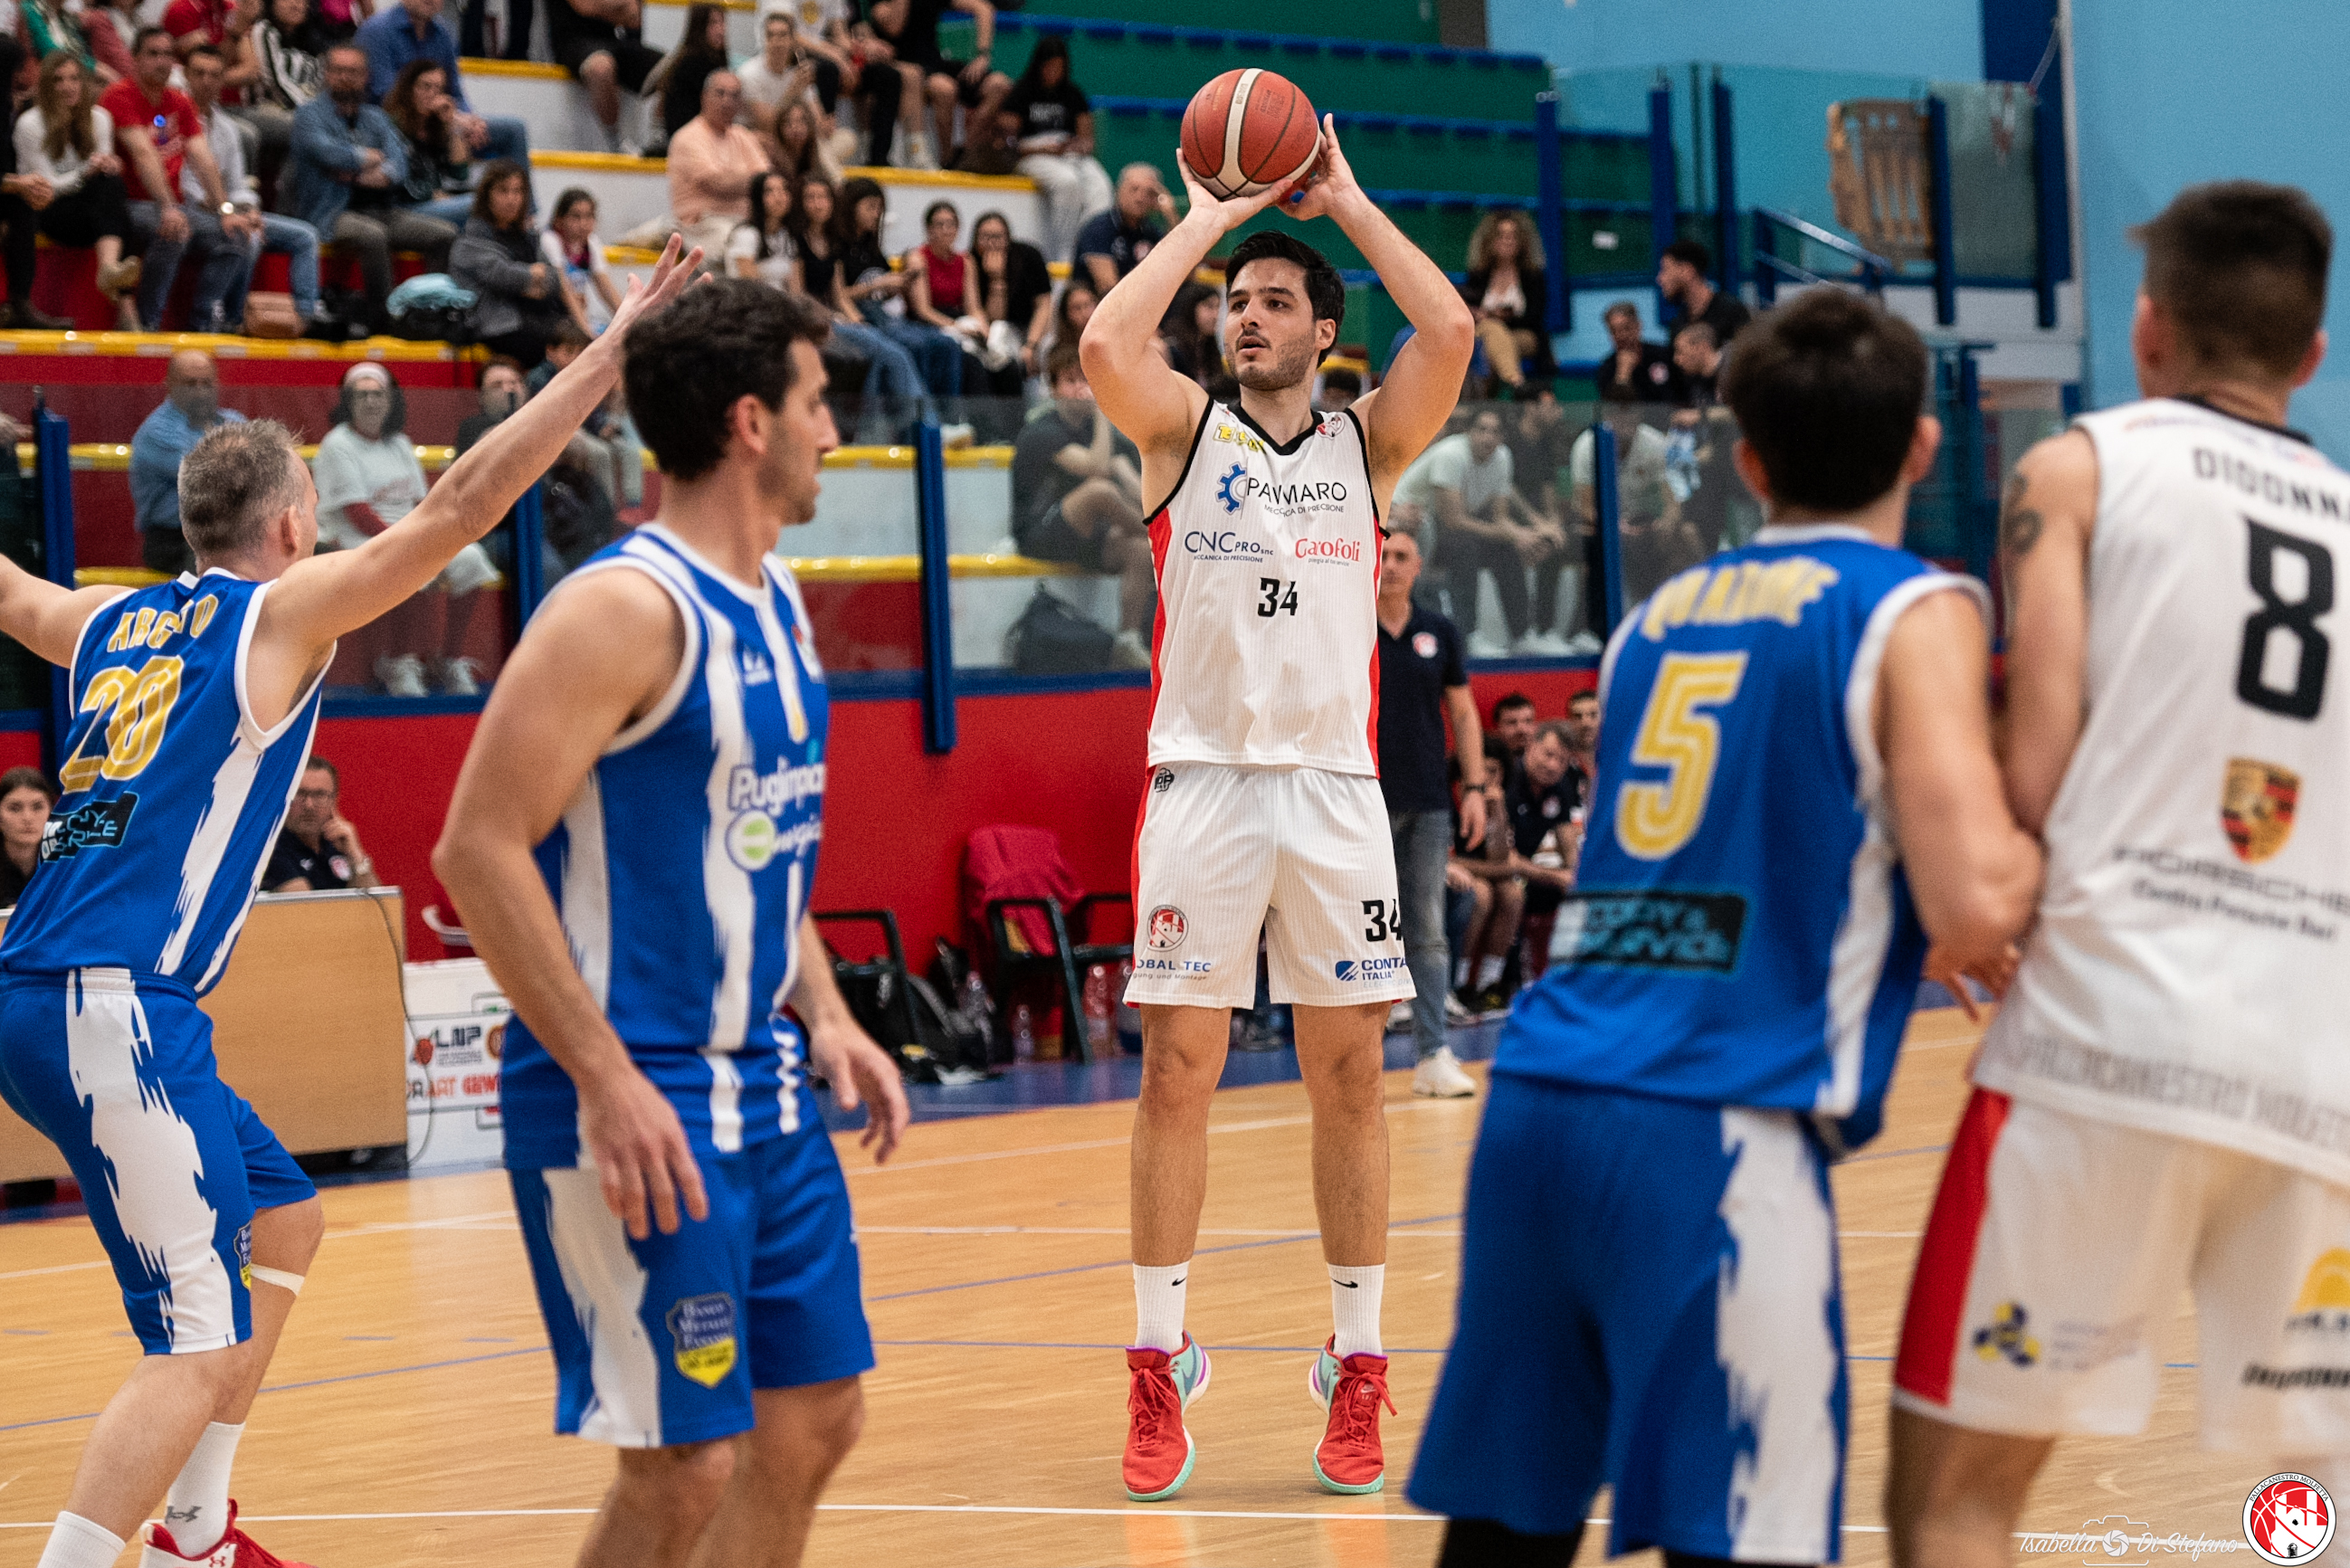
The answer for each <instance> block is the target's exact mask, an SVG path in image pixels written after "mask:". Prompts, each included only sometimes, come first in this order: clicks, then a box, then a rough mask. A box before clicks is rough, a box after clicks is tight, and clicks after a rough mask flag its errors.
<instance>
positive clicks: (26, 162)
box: [8, 49, 140, 332]
mask: <svg viewBox="0 0 2350 1568" xmlns="http://www.w3.org/2000/svg"><path fill="white" fill-rule="evenodd" d="M97 98H98V95H97V94H96V93H94V92H92V91H91V90H90V86H89V76H88V72H87V71H85V70H84V69H83V68H82V64H81V62H80V61H79V60H78V59H76V58H75V57H74V56H73V54H72V52H71V51H70V50H67V49H59V50H57V52H56V53H54V54H52V55H50V56H49V57H48V58H47V59H45V60H43V61H42V62H41V77H40V85H39V87H38V88H36V89H35V91H34V99H33V107H32V108H30V109H26V111H25V112H24V113H23V114H22V115H20V116H18V117H17V119H16V126H15V128H14V130H13V132H12V134H11V136H10V138H9V142H10V148H11V151H14V152H15V154H16V169H17V176H16V177H17V179H18V181H19V182H26V181H36V182H39V183H38V184H36V185H33V186H32V187H30V189H31V190H32V191H33V192H36V193H37V192H40V191H41V190H42V188H43V187H46V188H47V195H48V200H47V202H46V203H45V204H44V205H42V206H41V208H40V209H39V212H38V214H37V217H36V223H37V225H38V227H39V230H40V232H41V234H43V235H44V236H46V237H47V239H48V241H49V243H50V244H58V245H74V246H88V247H90V248H91V249H93V250H95V251H96V252H97V253H98V288H99V293H101V294H103V295H106V296H108V297H109V298H110V299H112V300H113V301H114V313H115V324H116V326H117V327H120V329H121V330H123V331H125V332H136V331H138V330H139V311H138V307H137V306H136V305H135V304H134V303H133V302H132V296H131V291H132V290H133V289H134V288H136V287H137V286H138V283H139V274H140V261H139V257H138V256H137V254H131V255H130V256H127V257H126V256H125V255H124V254H122V253H123V251H124V250H125V249H126V248H130V246H131V245H132V244H133V243H134V240H135V235H134V233H133V231H132V229H131V226H130V203H129V202H128V200H127V198H126V195H125V190H124V185H123V181H122V160H121V158H120V156H119V155H118V154H117V153H116V152H115V151H114V117H113V116H112V115H110V114H109V113H108V112H107V111H106V110H105V109H103V108H101V107H100V106H99V103H98V101H97ZM26 204H27V205H28V206H29V205H30V202H27V203H26ZM9 232H10V233H11V234H12V235H13V234H14V233H15V232H16V225H15V223H13V222H12V223H11V224H10V225H9ZM30 287H31V285H30V283H29V282H27V283H26V288H27V289H29V288H30ZM8 297H9V298H10V300H11V301H13V302H16V304H12V306H11V312H12V314H14V313H15V312H16V308H17V306H18V305H21V304H23V302H24V301H25V300H26V296H25V295H23V294H19V293H18V292H17V290H16V282H15V278H14V276H13V275H12V276H11V279H10V283H9V289H8Z"/></svg>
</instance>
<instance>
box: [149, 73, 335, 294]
mask: <svg viewBox="0 0 2350 1568" xmlns="http://www.w3.org/2000/svg"><path fill="white" fill-rule="evenodd" d="M223 63H224V62H223V61H222V59H221V56H220V51H219V50H218V49H215V48H213V47H212V46H211V45H210V44H199V45H197V46H196V47H194V48H192V49H191V50H189V51H188V59H187V64H186V65H185V67H182V68H183V70H184V72H185V74H186V76H187V78H188V101H189V102H190V103H192V104H194V105H195V106H196V114H197V116H198V118H199V119H202V120H203V127H204V139H205V140H207V141H209V142H211V143H212V149H213V159H214V160H215V161H217V162H218V163H219V165H220V182H221V192H222V194H224V196H225V197H227V199H228V204H229V205H230V206H232V207H234V208H235V209H236V210H235V212H234V213H222V214H221V220H220V223H221V230H222V232H223V233H224V234H226V235H227V236H228V237H229V238H230V239H232V240H234V241H236V242H237V243H238V244H242V245H244V248H245V249H246V250H247V251H248V252H250V253H251V254H252V256H253V260H254V261H258V260H260V258H261V257H262V256H263V255H265V254H272V255H282V256H284V257H285V258H286V282H287V285H288V287H289V290H290V292H291V293H292V294H293V296H294V313H295V314H296V316H298V317H301V319H302V327H303V330H304V331H306V332H311V331H315V332H317V333H319V334H320V335H321V336H326V335H328V334H330V333H331V334H332V335H335V336H339V335H340V328H341V326H342V324H341V323H340V322H338V321H333V320H330V319H328V317H326V316H325V315H324V314H323V313H322V312H321V311H320V309H319V306H318V236H317V234H316V233H314V232H313V231H312V230H311V228H310V225H309V224H307V223H302V222H300V221H298V220H296V219H294V218H286V217H280V216H279V215H278V214H276V213H265V212H263V211H262V210H261V191H260V188H259V187H258V186H256V185H255V183H254V181H253V176H252V175H251V174H250V173H248V172H246V171H245V167H244V140H243V139H242V138H240V137H239V136H238V135H237V134H236V132H235V130H234V125H233V122H232V121H231V120H230V119H229V117H228V111H227V110H225V109H222V108H221V106H220V92H221V82H222V79H223V72H222V66H223ZM180 197H181V200H182V201H184V202H189V203H190V204H193V203H195V202H201V201H203V199H204V191H203V185H201V184H200V183H198V182H197V180H196V171H195V170H194V169H193V168H189V169H186V170H183V171H182V172H181V175H180ZM252 283H253V265H252V263H251V262H248V263H247V264H246V265H245V267H244V272H243V273H242V274H241V275H240V276H239V277H238V280H237V283H236V286H235V287H234V289H233V290H231V292H230V293H229V295H228V296H227V297H226V298H224V299H223V300H222V301H221V303H220V308H219V312H218V319H216V320H214V321H213V322H212V323H210V324H207V323H205V322H203V321H200V320H191V321H190V322H189V323H188V326H189V327H190V329H191V330H192V331H197V332H243V331H244V302H245V298H246V296H247V295H248V294H249V293H250V292H251V287H252Z"/></svg>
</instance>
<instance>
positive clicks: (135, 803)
mask: <svg viewBox="0 0 2350 1568" xmlns="http://www.w3.org/2000/svg"><path fill="white" fill-rule="evenodd" d="M268 592H269V585H268V584H266V583H249V582H246V581H245V580H244V578H242V577H238V576H233V575H231V574H230V573H228V572H225V571H223V570H220V569H218V568H214V569H213V570H212V571H209V572H206V573H205V574H204V575H203V576H201V577H199V576H194V575H193V574H192V573H182V575H181V576H178V577H175V578H173V579H172V581H170V582H168V583H159V584H157V585H156V586H155V587H150V588H140V589H139V590H137V591H136V592H133V593H129V594H125V595H123V596H122V597H120V598H118V599H115V600H112V601H111V602H109V604H108V605H107V606H106V607H104V608H103V609H100V610H99V612H98V613H97V614H96V615H94V616H92V617H91V618H90V621H89V624H88V626H86V627H84V628H82V632H81V637H80V639H79V640H78V642H77V643H76V645H75V648H74V659H73V663H72V665H71V666H70V667H69V669H68V671H67V677H68V692H69V694H70V699H71V701H70V705H69V711H70V713H71V716H72V723H71V727H70V728H69V729H68V732H67V734H66V740H65V761H64V763H62V765H60V767H59V768H58V770H57V771H58V777H59V782H60V783H61V784H63V786H64V791H65V793H64V794H63V795H62V796H61V797H60V798H59V799H58V801H57V807H56V809H55V811H54V812H53V813H52V814H51V815H50V817H49V825H48V828H47V832H46V833H45V834H44V835H43V836H42V839H41V860H40V865H39V866H38V867H36V870H35V871H34V874H33V879H32V881H31V883H30V885H29V886H27V887H26V889H25V897H24V899H23V901H22V902H20V903H19V904H18V905H17V906H16V914H15V916H14V917H12V918H11V919H10V920H9V922H8V930H7V936H6V938H5V940H0V970H5V971H9V972H11V973H20V974H21V973H57V972H61V971H66V970H72V969H84V968H116V969H126V970H129V971H131V973H132V974H134V975H140V976H146V975H157V976H161V977H162V978H164V979H167V980H174V981H179V982H180V983H181V984H182V985H185V986H187V987H188V988H189V989H190V990H192V991H193V992H196V993H197V994H198V995H202V994H203V993H204V992H207V991H210V990H211V989H212V988H213V985H214V984H215V983H216V982H218V981H219V980H220V976H221V971H222V970H223V969H224V968H225V967H226V966H227V963H228V956H229V952H230V950H231V949H233V948H234V946H235V945H236V935H237V932H238V931H239V930H240V929H242V928H243V927H244V917H245V914H246V912H247V911H248V910H249V909H251V908H252V907H253V896H254V893H255V891H256V890H257V889H258V888H259V887H260V883H261V869H262V867H263V866H264V865H265V864H266V863H267V861H268V859H269V850H270V846H272V845H273V844H275V843H276V840H277V830H278V828H279V827H280V826H282V825H283V824H284V822H285V820H286V808H287V807H288V806H289V805H292V804H293V800H294V788H295V785H296V784H297V783H298V782H299V781H300V779H301V774H302V763H303V761H304V759H305V758H307V756H308V755H309V753H310V740H311V736H312V734H313V732H315V731H316V730H317V723H318V693H319V687H320V684H321V683H322V682H323V680H324V679H325V672H324V671H323V670H322V671H321V672H320V675H319V678H318V680H314V681H312V682H311V684H310V687H309V689H308V690H307V691H304V692H302V693H301V694H300V695H299V696H298V697H296V700H295V702H294V704H293V707H292V709H291V711H288V712H287V713H286V716H285V717H284V718H282V719H280V720H278V722H276V724H275V725H273V726H271V727H270V728H268V729H264V728H262V726H261V725H260V724H259V723H257V722H255V718H254V715H253V711H252V709H251V707H250V706H249V705H248V700H247V688H246V673H245V660H246V659H247V657H248V656H249V654H250V651H251V649H252V645H253V636H254V628H255V623H256V622H257V621H258V620H259V618H260V615H261V607H262V603H263V600H264V599H265V597H266V596H267V594H268Z"/></svg>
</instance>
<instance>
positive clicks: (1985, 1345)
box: [1974, 1302, 2040, 1366]
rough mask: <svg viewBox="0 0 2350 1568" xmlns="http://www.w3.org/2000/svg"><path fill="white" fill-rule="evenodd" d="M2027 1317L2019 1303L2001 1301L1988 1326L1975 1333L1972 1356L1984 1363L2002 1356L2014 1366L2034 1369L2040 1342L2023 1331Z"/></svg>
mask: <svg viewBox="0 0 2350 1568" xmlns="http://www.w3.org/2000/svg"><path fill="white" fill-rule="evenodd" d="M2030 1316H2031V1314H2029V1313H2026V1312H2025V1311H2024V1310H2023V1306H2022V1303H2019V1302H2002V1303H2000V1306H1999V1310H1998V1311H1997V1312H1995V1313H1993V1314H1991V1322H1990V1324H1987V1325H1986V1326H1984V1327H1982V1328H1979V1329H1977V1330H1975V1340H1974V1344H1975V1354H1976V1355H1980V1356H1981V1357H1982V1358H1983V1359H1984V1360H1985V1361H1996V1360H1998V1359H1999V1358H2000V1357H2002V1356H2005V1357H2006V1358H2007V1359H2008V1360H2009V1361H2011V1362H2012V1363H2013V1364H2014V1365H2016V1366H2037V1365H2038V1364H2039V1361H2040V1342H2039V1341H2038V1340H2037V1339H2034V1338H2033V1336H2032V1335H2031V1334H2028V1333H2026V1332H2025V1324H2026V1322H2027V1321H2028V1320H2029V1318H2030Z"/></svg>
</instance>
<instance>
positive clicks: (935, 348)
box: [834, 178, 962, 398]
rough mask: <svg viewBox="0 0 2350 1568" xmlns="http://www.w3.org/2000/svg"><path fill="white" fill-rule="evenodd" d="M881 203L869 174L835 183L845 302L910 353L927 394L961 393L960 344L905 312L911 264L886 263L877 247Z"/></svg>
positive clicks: (882, 213)
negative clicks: (898, 266)
mask: <svg viewBox="0 0 2350 1568" xmlns="http://www.w3.org/2000/svg"><path fill="white" fill-rule="evenodd" d="M886 208H887V203H886V202H885V200H884V198H883V197H882V194H881V187H880V186H879V184H877V183H875V182H873V181H871V180H867V179H862V178H860V179H856V180H851V181H850V182H848V183H847V184H846V185H844V186H842V187H841V190H840V213H839V215H838V216H837V217H836V218H835V219H834V226H835V228H836V229H837V231H838V232H839V235H840V269H841V275H842V276H843V277H844V278H845V279H846V280H847V283H846V286H847V292H848V300H849V303H850V304H851V305H852V306H855V307H856V308H857V310H858V313H859V314H861V315H862V316H863V317H865V324H866V325H867V326H868V327H871V328H873V330H875V331H876V332H879V333H880V334H881V336H883V337H887V338H889V340H890V341H891V342H893V343H895V344H897V345H898V347H899V348H903V349H904V350H905V351H906V352H907V353H908V354H909V355H910V356H912V358H913V361H914V364H915V367H916V368H917V369H920V371H921V374H922V384H923V385H924V386H925V387H927V388H929V389H930V391H931V396H932V397H934V398H955V397H961V396H962V347H961V346H960V345H958V344H957V343H956V342H955V340H954V339H953V338H951V337H948V336H947V335H946V334H945V333H943V332H941V331H940V330H939V329H938V328H937V327H932V326H931V324H930V323H929V322H927V321H923V320H920V319H919V318H917V317H913V316H912V315H911V314H910V310H909V308H908V306H907V303H906V290H907V288H908V287H909V286H910V285H911V284H912V283H913V281H914V269H913V268H911V267H908V268H906V269H904V270H902V271H900V270H898V269H894V268H892V267H891V266H890V265H889V255H888V254H887V253H886V252H884V251H883V250H882V248H881V234H882V230H883V227H884V224H885V215H886Z"/></svg>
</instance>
